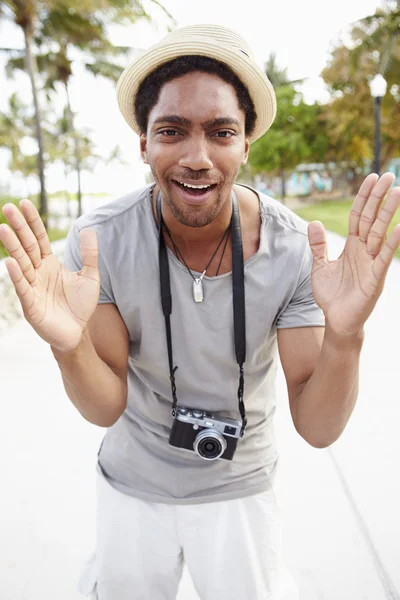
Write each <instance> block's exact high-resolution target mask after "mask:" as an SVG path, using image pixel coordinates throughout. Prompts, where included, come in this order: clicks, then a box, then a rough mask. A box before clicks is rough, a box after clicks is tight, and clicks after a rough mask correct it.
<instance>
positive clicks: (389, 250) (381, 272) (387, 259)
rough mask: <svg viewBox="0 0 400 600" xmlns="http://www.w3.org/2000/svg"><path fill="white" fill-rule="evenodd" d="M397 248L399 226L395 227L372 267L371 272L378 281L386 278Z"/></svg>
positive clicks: (398, 244)
mask: <svg viewBox="0 0 400 600" xmlns="http://www.w3.org/2000/svg"><path fill="white" fill-rule="evenodd" d="M399 246H400V225H396V227H395V228H394V229H393V231H392V233H391V234H390V236H389V239H388V240H387V242H386V243H385V244H384V245H383V247H382V250H381V251H380V252H379V254H378V256H377V257H376V258H375V260H374V263H373V265H372V272H373V274H374V277H375V278H376V279H377V280H378V281H379V280H383V279H384V278H385V277H386V273H387V270H388V268H389V266H390V263H391V262H392V259H393V256H394V254H395V252H396V250H397V249H398V247H399Z"/></svg>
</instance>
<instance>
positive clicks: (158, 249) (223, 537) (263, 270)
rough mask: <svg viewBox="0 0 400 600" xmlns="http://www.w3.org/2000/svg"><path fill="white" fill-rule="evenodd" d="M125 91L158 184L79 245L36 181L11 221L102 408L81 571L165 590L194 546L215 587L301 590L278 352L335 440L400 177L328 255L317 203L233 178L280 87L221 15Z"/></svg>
mask: <svg viewBox="0 0 400 600" xmlns="http://www.w3.org/2000/svg"><path fill="white" fill-rule="evenodd" d="M118 99H119V105H120V108H121V111H122V113H123V115H124V117H125V119H126V120H127V121H128V123H129V124H130V125H131V126H132V128H133V129H134V130H135V131H136V132H137V133H138V134H139V135H140V148H141V153H142V157H143V160H144V161H145V162H146V163H147V164H149V165H150V167H151V169H152V172H153V175H154V180H155V184H152V185H149V186H146V188H144V189H142V190H138V191H136V192H133V193H131V194H129V195H128V196H126V197H125V198H122V199H121V200H118V201H116V202H112V203H110V204H108V205H106V206H103V207H101V208H99V209H97V210H95V211H94V212H93V213H91V214H88V215H85V216H83V217H81V218H80V219H78V221H77V222H76V223H75V224H74V226H73V228H72V230H71V232H70V234H69V237H68V244H67V250H66V259H65V265H66V266H65V267H63V266H62V265H61V264H59V263H58V261H57V260H56V258H55V257H54V255H53V254H52V252H51V247H50V243H49V241H48V238H47V236H46V234H45V230H44V227H43V224H42V222H41V220H40V218H39V216H38V214H37V211H36V209H35V208H34V207H33V205H32V204H31V203H30V202H29V201H26V200H24V201H22V202H21V212H20V211H19V210H18V209H17V208H16V207H14V206H12V205H6V206H5V208H4V214H5V215H6V217H7V219H8V220H9V222H10V224H11V226H12V227H13V229H14V231H15V233H14V232H13V231H12V230H11V228H9V227H8V226H1V227H0V238H1V239H2V241H3V242H4V244H5V245H6V247H7V248H8V251H9V253H10V255H11V256H12V257H13V259H10V260H8V261H7V268H8V270H9V274H10V276H11V279H12V280H13V282H14V285H15V288H16V291H17V294H18V296H19V298H20V300H21V303H22V306H23V308H24V314H25V317H26V318H27V320H28V321H29V322H30V323H31V324H32V326H33V327H34V329H35V330H36V331H37V332H38V334H39V335H40V336H41V337H42V338H43V339H45V340H46V341H47V342H48V343H49V344H50V345H51V347H52V350H53V353H54V356H55V358H56V360H57V362H58V365H59V367H60V369H61V373H62V377H63V380H64V384H65V389H66V391H67V394H68V396H69V397H70V399H71V400H72V402H73V403H74V405H75V406H76V407H77V409H78V410H79V411H80V412H81V414H82V415H83V416H84V418H86V419H87V420H89V421H90V422H92V423H95V424H97V425H99V426H102V427H107V428H108V430H107V433H106V435H105V438H104V441H103V443H102V447H101V449H100V451H99V461H98V471H99V478H98V527H97V546H96V554H95V557H94V559H93V561H92V563H91V565H90V568H89V570H88V571H87V572H86V574H85V576H84V578H83V579H82V582H81V591H82V593H84V594H86V595H89V594H92V597H93V598H98V599H99V600H127V599H128V598H129V599H130V600H132V599H146V600H149V599H151V600H162V599H163V600H164V599H165V600H172V599H173V598H175V597H176V592H177V588H178V584H179V580H180V577H181V572H182V565H183V562H184V561H185V563H186V564H187V566H188V568H189V571H190V573H191V576H192V578H193V581H194V584H195V586H196V588H197V591H198V593H199V596H200V598H201V599H202V600H217V599H218V600H221V599H222V600H227V599H228V598H229V600H246V599H249V600H250V599H251V600H256V599H257V600H261V599H263V600H264V599H266V598H268V599H271V600H272V599H273V600H278V599H279V600H283V599H286V600H292V599H294V598H296V597H297V592H296V589H295V587H294V585H293V583H292V581H291V580H290V576H289V575H288V574H287V572H286V570H285V568H284V566H283V564H282V556H281V548H280V525H279V515H278V508H277V506H276V502H275V498H274V492H273V476H274V473H275V470H276V469H275V467H276V461H277V451H276V447H275V440H274V430H273V414H274V410H275V395H274V379H275V372H276V368H277V360H278V358H277V354H278V351H279V355H280V360H281V362H282V365H283V369H284V372H285V376H286V381H287V387H288V394H289V401H290V409H291V414H292V418H293V423H294V425H295V427H296V429H297V431H298V432H299V434H300V435H301V436H302V437H303V438H304V439H305V440H306V441H307V442H308V443H309V444H311V445H312V446H314V447H316V448H324V447H327V446H329V445H330V444H332V443H333V442H335V440H337V439H338V438H339V436H340V435H341V433H342V431H343V430H344V428H345V426H346V423H347V421H348V419H349V417H350V415H351V413H352V410H353V408H354V405H355V402H356V398H357V386H358V367H359V358H360V351H361V347H362V343H363V337H364V334H363V326H364V323H365V321H366V319H367V318H368V316H369V315H370V313H371V311H372V310H373V308H374V306H375V304H376V301H377V300H378V297H379V295H380V293H381V291H382V287H383V284H384V279H385V275H386V272H387V269H388V267H389V264H390V262H391V260H392V257H393V254H394V252H395V250H396V249H397V247H398V246H399V244H400V227H399V226H397V227H396V228H395V229H394V230H393V231H392V233H391V235H390V236H389V238H388V239H387V241H385V238H386V233H387V229H388V226H389V224H390V221H391V219H392V217H393V214H394V213H395V211H396V209H397V207H398V205H399V203H400V189H399V188H394V189H393V190H392V191H391V192H390V194H389V195H388V198H387V201H386V203H385V206H384V207H381V204H382V200H383V198H384V196H385V195H386V193H387V192H388V190H389V188H390V187H391V185H392V183H393V177H392V176H391V175H390V174H385V175H383V176H382V177H381V178H380V179H379V178H378V176H377V175H374V174H371V175H369V176H368V177H367V178H366V179H365V181H364V183H363V185H362V186H361V189H360V192H359V194H358V195H357V197H356V199H355V201H354V204H353V208H352V211H351V214H350V217H349V237H348V239H347V242H346V246H345V249H344V251H343V253H342V255H341V257H340V258H339V259H338V260H336V261H332V262H329V261H328V260H327V256H326V241H325V232H324V228H323V226H322V224H321V223H319V222H313V223H311V224H310V225H309V227H308V239H307V228H306V225H305V224H304V222H303V221H302V220H301V219H299V218H298V217H297V216H296V215H294V214H293V213H291V211H289V210H288V209H287V208H285V207H284V206H282V205H280V204H279V203H278V202H276V201H274V200H272V199H270V198H268V197H267V196H264V195H263V194H259V193H257V192H255V191H254V190H252V189H251V188H249V187H246V186H243V185H238V184H236V183H235V181H236V177H237V174H238V171H239V168H240V166H241V165H242V164H244V163H245V162H246V160H247V157H248V153H249V148H250V143H251V142H252V141H254V140H255V139H257V138H258V137H259V136H261V135H263V134H264V133H265V132H266V130H267V129H268V128H269V126H270V125H271V123H272V121H273V119H274V116H275V98H274V93H273V89H272V87H271V85H270V83H269V81H268V80H267V78H266V76H265V75H264V74H263V72H262V71H261V69H259V68H258V67H257V66H256V64H255V63H254V62H253V59H252V58H251V53H250V50H249V49H248V48H247V45H246V44H245V42H244V41H243V40H242V39H241V38H240V37H239V36H238V35H237V34H235V33H234V32H231V31H230V30H227V29H225V28H222V27H215V26H210V25H208V26H191V27H187V28H183V29H181V30H178V31H176V32H174V33H172V34H170V35H169V36H167V37H166V38H165V39H164V40H163V41H162V42H160V43H159V44H158V45H156V46H155V47H153V48H151V49H150V50H149V51H147V52H146V53H144V55H143V56H141V57H140V58H139V59H137V60H136V61H135V62H134V63H133V64H132V65H131V66H130V67H129V68H128V69H127V70H126V71H125V73H124V74H123V75H122V77H121V80H120V82H119V85H118ZM97 248H99V253H98V252H97ZM97 255H98V258H97ZM242 260H243V261H244V266H243V263H242ZM82 265H83V268H82ZM69 269H71V270H69ZM243 278H244V281H243ZM160 296H161V297H160ZM171 298H172V303H171V301H170V300H171ZM244 325H245V326H244Z"/></svg>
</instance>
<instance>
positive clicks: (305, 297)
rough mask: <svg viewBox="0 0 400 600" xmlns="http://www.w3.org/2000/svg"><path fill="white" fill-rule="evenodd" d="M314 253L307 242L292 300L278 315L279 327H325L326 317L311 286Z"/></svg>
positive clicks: (277, 322)
mask: <svg viewBox="0 0 400 600" xmlns="http://www.w3.org/2000/svg"><path fill="white" fill-rule="evenodd" d="M311 268H312V253H311V249H310V247H309V246H308V244H307V248H306V250H305V253H304V256H303V261H302V264H301V268H300V273H299V277H298V280H297V286H296V289H295V291H294V294H293V295H292V297H291V298H290V300H289V301H288V302H287V303H286V306H284V307H283V309H282V311H281V312H280V314H279V315H278V318H277V321H276V326H277V328H278V329H290V328H292V327H318V326H320V327H323V326H324V325H325V317H324V313H323V312H322V310H321V308H320V307H319V306H318V304H317V303H316V302H315V300H314V296H313V293H312V287H311Z"/></svg>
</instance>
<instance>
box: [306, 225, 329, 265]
mask: <svg viewBox="0 0 400 600" xmlns="http://www.w3.org/2000/svg"><path fill="white" fill-rule="evenodd" d="M308 242H309V244H310V248H311V252H312V255H313V258H314V264H316V265H318V266H320V267H323V266H324V265H326V264H327V263H328V256H327V244H326V231H325V227H324V226H323V225H322V223H321V221H312V222H311V223H310V224H309V225H308Z"/></svg>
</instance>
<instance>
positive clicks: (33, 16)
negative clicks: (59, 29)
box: [0, 0, 48, 224]
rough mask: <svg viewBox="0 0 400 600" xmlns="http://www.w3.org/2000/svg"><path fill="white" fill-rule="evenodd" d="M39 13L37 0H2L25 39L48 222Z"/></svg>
mask: <svg viewBox="0 0 400 600" xmlns="http://www.w3.org/2000/svg"><path fill="white" fill-rule="evenodd" d="M37 14H38V4H37V0H0V17H5V18H6V19H11V20H13V21H14V22H15V23H16V25H18V26H19V27H21V29H22V31H23V34H24V41H25V52H24V55H25V68H26V71H27V73H28V75H29V79H30V82H31V88H32V97H33V105H34V108H35V113H34V124H35V137H36V140H37V144H38V154H37V165H38V174H39V180H40V202H39V212H40V215H41V217H42V219H43V221H44V222H45V224H46V223H47V213H48V203H47V194H46V184H45V172H44V169H45V164H44V143H43V132H42V127H41V109H40V104H39V99H38V91H37V84H36V63H35V57H34V55H33V52H32V46H33V38H34V34H35V30H36V20H37Z"/></svg>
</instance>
